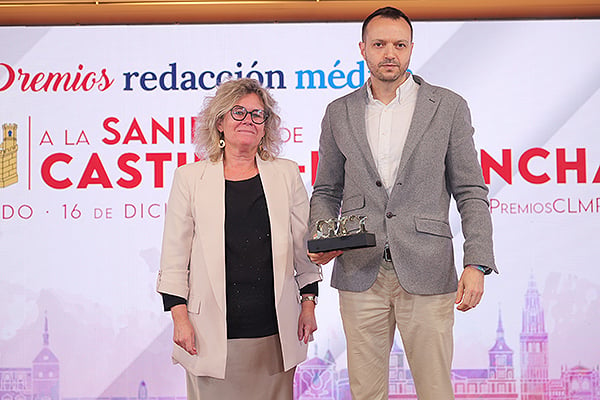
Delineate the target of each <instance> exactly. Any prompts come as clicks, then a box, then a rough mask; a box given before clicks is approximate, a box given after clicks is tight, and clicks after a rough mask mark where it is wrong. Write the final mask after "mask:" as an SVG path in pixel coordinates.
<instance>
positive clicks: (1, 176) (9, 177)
mask: <svg viewBox="0 0 600 400" xmlns="http://www.w3.org/2000/svg"><path fill="white" fill-rule="evenodd" d="M18 148H19V146H18V145H17V124H3V125H2V141H0V188H5V187H7V186H9V185H12V184H13V183H17V181H18V180H19V176H18V175H17V150H18Z"/></svg>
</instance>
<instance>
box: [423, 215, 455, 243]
mask: <svg viewBox="0 0 600 400" xmlns="http://www.w3.org/2000/svg"><path fill="white" fill-rule="evenodd" d="M415 229H416V230H417V232H421V233H429V234H430V235H436V236H443V237H447V238H449V239H452V231H451V230H450V225H448V223H447V222H445V221H440V220H437V219H429V218H421V217H415Z"/></svg>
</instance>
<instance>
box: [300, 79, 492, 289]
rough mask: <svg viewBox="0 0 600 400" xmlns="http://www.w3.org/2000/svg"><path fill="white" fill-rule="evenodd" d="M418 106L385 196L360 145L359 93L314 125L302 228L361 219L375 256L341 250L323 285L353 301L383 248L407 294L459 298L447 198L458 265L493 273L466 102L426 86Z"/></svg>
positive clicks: (371, 277) (362, 105) (363, 95)
mask: <svg viewBox="0 0 600 400" xmlns="http://www.w3.org/2000/svg"><path fill="white" fill-rule="evenodd" d="M414 80H415V82H417V84H419V85H420V87H419V91H418V96H417V104H416V108H415V112H414V116H413V119H412V122H411V126H410V129H409V132H408V137H407V139H406V144H405V146H404V150H403V152H402V158H401V160H400V166H399V168H398V176H397V177H396V181H395V184H394V187H393V189H392V192H391V194H390V195H389V196H388V194H387V191H386V190H385V188H384V186H383V185H382V184H381V178H380V177H379V174H378V172H377V168H376V166H375V161H374V159H373V155H372V153H371V149H370V147H369V144H368V142H367V136H366V123H365V112H366V105H367V101H368V96H367V89H366V86H363V87H362V88H360V89H358V90H356V91H354V92H352V93H350V94H348V95H346V96H344V97H341V98H339V99H337V100H335V101H333V102H332V103H331V104H329V105H328V107H327V110H326V112H325V116H324V118H323V122H322V124H321V138H320V144H319V166H318V170H317V178H316V182H315V185H314V190H313V194H312V198H311V201H310V226H311V228H312V229H313V233H314V224H315V222H316V221H317V220H319V219H327V218H332V217H336V216H338V215H340V214H341V215H342V216H344V215H366V216H367V223H366V226H367V230H369V231H370V232H373V233H375V235H376V238H377V246H376V247H370V248H364V249H355V250H346V251H345V252H344V254H343V255H341V256H339V257H337V258H336V260H335V263H334V267H333V273H332V278H331V285H332V286H333V287H335V288H337V289H340V290H347V291H354V292H361V291H365V290H367V289H368V288H370V287H371V285H373V283H374V282H375V278H376V277H377V272H378V270H379V266H380V265H381V263H382V255H383V248H384V244H385V243H386V242H388V243H389V246H390V251H391V255H392V260H393V264H394V267H395V269H396V272H397V274H398V278H399V280H400V284H401V285H402V287H403V288H404V289H405V290H406V291H408V292H409V293H414V294H423V295H426V294H442V293H451V292H454V291H456V290H457V283H458V279H457V274H456V268H455V266H454V254H453V247H452V232H451V230H450V225H449V221H448V213H449V208H450V196H452V197H454V199H455V200H456V204H457V208H458V211H459V213H460V216H461V222H462V231H463V235H464V237H465V242H464V260H463V264H464V265H467V264H477V265H483V266H487V267H490V268H492V269H493V270H494V271H496V267H495V264H494V255H493V246H492V222H491V216H490V212H489V204H488V200H487V194H488V188H487V186H486V185H485V183H484V181H483V177H482V173H481V167H480V165H479V162H478V160H477V152H476V150H475V145H474V143H473V131H474V130H473V127H472V125H471V116H470V112H469V109H468V106H467V103H466V101H465V100H464V99H463V98H461V97H460V96H459V95H457V94H456V93H454V92H452V91H450V90H447V89H444V88H441V87H437V86H432V85H429V84H428V83H426V82H425V81H424V80H423V79H422V78H420V77H418V76H414ZM496 272H497V271H496Z"/></svg>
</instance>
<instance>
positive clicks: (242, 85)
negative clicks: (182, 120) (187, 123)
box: [194, 78, 283, 162]
mask: <svg viewBox="0 0 600 400" xmlns="http://www.w3.org/2000/svg"><path fill="white" fill-rule="evenodd" d="M251 93H254V94H256V95H257V96H258V97H259V98H260V100H261V101H262V103H263V105H264V109H265V111H266V112H267V114H268V116H269V117H268V118H267V120H266V121H265V123H264V126H265V136H264V137H263V139H262V140H261V144H260V145H259V149H258V155H259V157H260V158H261V159H263V160H272V159H274V158H275V157H277V156H278V155H279V152H280V151H281V145H282V143H283V140H282V138H281V132H280V130H279V126H280V124H281V118H280V117H279V115H277V102H276V101H275V99H273V97H272V96H271V94H270V93H269V92H268V91H267V89H265V88H263V87H262V86H261V84H260V82H258V81H257V80H256V79H250V78H242V79H235V80H230V81H227V82H224V83H222V84H221V85H220V86H219V88H218V89H217V92H216V93H215V95H214V96H212V97H208V98H207V99H206V100H205V102H204V108H203V109H202V111H200V114H198V120H197V125H196V128H195V130H194V145H195V149H196V154H197V155H198V157H200V158H201V159H207V158H208V159H210V160H211V161H213V162H215V161H219V160H220V159H221V157H222V156H223V149H221V148H219V140H221V139H222V134H221V133H220V132H219V130H218V129H217V125H218V124H219V122H221V121H222V120H223V118H224V117H225V114H227V113H228V112H229V110H231V109H232V108H233V106H235V105H236V102H237V101H238V100H239V99H241V98H242V97H244V96H246V95H248V94H251Z"/></svg>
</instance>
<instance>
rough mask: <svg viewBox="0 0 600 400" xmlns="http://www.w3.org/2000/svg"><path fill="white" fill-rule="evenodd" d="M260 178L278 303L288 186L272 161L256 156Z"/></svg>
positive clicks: (283, 268)
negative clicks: (264, 200)
mask: <svg viewBox="0 0 600 400" xmlns="http://www.w3.org/2000/svg"><path fill="white" fill-rule="evenodd" d="M256 163H257V165H258V171H259V173H260V180H261V181H262V185H263V190H264V192H265V198H266V200H267V209H268V211H269V221H270V224H271V248H272V252H273V279H274V280H275V301H276V304H279V300H280V298H281V292H282V290H283V283H284V280H285V272H286V269H287V268H289V267H290V266H289V265H287V261H286V260H287V251H288V246H287V240H288V239H287V238H288V234H289V220H290V216H289V211H290V210H289V199H288V187H287V184H286V182H285V180H284V179H283V176H282V174H281V173H280V172H279V171H278V170H277V167H276V166H275V165H274V163H272V162H265V161H263V160H261V159H260V158H259V157H256Z"/></svg>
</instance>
